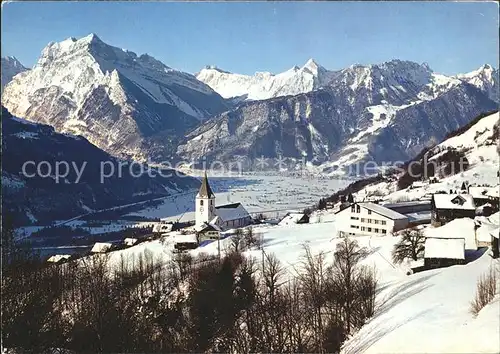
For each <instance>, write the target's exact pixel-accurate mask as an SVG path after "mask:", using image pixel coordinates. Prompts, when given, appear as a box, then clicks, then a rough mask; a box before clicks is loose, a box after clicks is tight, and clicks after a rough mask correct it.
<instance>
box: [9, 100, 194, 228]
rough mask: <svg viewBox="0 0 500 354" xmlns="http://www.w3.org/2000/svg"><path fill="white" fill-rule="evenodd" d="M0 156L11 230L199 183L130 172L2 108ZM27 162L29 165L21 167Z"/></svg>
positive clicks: (80, 142)
mask: <svg viewBox="0 0 500 354" xmlns="http://www.w3.org/2000/svg"><path fill="white" fill-rule="evenodd" d="M2 153H3V154H2V196H3V198H2V207H3V212H4V213H10V214H11V215H13V217H14V220H15V222H16V224H23V225H26V224H28V223H30V222H44V221H52V220H63V219H66V218H71V217H73V216H76V215H81V214H83V213H86V212H88V211H90V210H99V209H104V208H109V207H113V206H118V205H124V204H129V203H133V202H137V201H141V200H148V199H152V198H156V197H161V196H167V195H171V194H175V193H179V192H183V191H186V190H190V189H192V188H197V187H198V186H199V181H198V180H196V179H194V178H191V177H187V176H182V175H181V174H175V173H173V171H167V170H164V171H163V172H162V175H160V174H153V173H151V174H150V175H148V174H147V173H146V172H147V170H146V169H144V170H143V171H144V172H145V173H140V172H141V169H140V166H139V165H135V166H133V167H132V168H131V167H130V164H128V165H127V164H125V163H124V162H125V161H121V160H117V159H115V158H113V157H112V156H110V155H109V154H107V153H106V152H104V151H102V150H100V149H98V148H97V147H95V146H94V145H92V144H91V143H89V142H88V141H87V140H86V139H85V138H83V137H81V136H74V135H70V134H59V133H56V132H55V131H54V128H52V127H50V126H47V125H42V124H35V123H32V122H29V121H26V120H22V119H18V118H14V117H12V116H11V115H10V113H9V112H8V111H6V110H4V109H3V108H2ZM28 161H32V162H33V163H29V164H27V165H25V166H24V164H25V163H26V162H28ZM42 161H45V162H43V163H41V162H42ZM58 162H66V163H67V164H68V165H69V169H68V174H67V175H66V176H63V175H64V174H65V173H66V168H65V166H63V165H62V164H59V173H56V166H57V163H58ZM120 162H122V167H121V173H119V172H118V171H119V164H120ZM111 165H112V166H113V168H114V169H115V172H114V173H111V172H112V170H111V168H112V167H111ZM23 166H24V171H23ZM37 167H39V172H37ZM75 167H76V168H75ZM49 169H50V170H49ZM79 171H81V173H80V172H79ZM154 171H155V172H156V171H157V170H154ZM101 172H103V173H104V174H103V178H102V180H101ZM108 175H109V177H106V176H108ZM58 176H59V178H58Z"/></svg>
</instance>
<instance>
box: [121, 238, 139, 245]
mask: <svg viewBox="0 0 500 354" xmlns="http://www.w3.org/2000/svg"><path fill="white" fill-rule="evenodd" d="M123 243H124V244H126V245H127V246H133V245H135V244H136V243H137V239H136V238H131V237H127V238H126V239H124V240H123Z"/></svg>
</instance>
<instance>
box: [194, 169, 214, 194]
mask: <svg viewBox="0 0 500 354" xmlns="http://www.w3.org/2000/svg"><path fill="white" fill-rule="evenodd" d="M213 196H214V193H213V192H212V188H210V184H208V177H207V171H205V175H204V176H203V180H202V181H201V186H200V190H199V192H198V195H197V197H199V198H212V197H213Z"/></svg>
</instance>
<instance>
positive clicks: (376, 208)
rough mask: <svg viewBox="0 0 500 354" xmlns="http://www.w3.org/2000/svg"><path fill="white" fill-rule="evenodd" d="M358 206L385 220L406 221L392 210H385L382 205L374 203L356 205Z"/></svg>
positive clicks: (404, 217)
mask: <svg viewBox="0 0 500 354" xmlns="http://www.w3.org/2000/svg"><path fill="white" fill-rule="evenodd" d="M357 204H359V206H361V207H363V208H366V209H368V210H371V211H372V212H374V213H377V214H379V215H382V216H385V217H386V218H389V219H392V220H398V219H408V217H407V216H405V215H403V214H400V213H398V212H396V211H394V210H391V209H389V208H386V207H385V206H383V205H380V204H375V203H357Z"/></svg>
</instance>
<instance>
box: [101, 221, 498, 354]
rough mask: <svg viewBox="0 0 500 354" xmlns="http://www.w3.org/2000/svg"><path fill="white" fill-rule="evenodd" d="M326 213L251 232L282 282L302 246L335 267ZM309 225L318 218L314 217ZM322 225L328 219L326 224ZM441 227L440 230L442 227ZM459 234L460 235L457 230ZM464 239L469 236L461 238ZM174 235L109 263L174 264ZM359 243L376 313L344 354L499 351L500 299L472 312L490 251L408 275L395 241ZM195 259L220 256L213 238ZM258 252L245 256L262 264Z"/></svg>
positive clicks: (225, 245) (297, 262) (296, 265)
mask: <svg viewBox="0 0 500 354" xmlns="http://www.w3.org/2000/svg"><path fill="white" fill-rule="evenodd" d="M328 214H329V213H324V212H323V214H322V217H321V218H320V220H321V222H317V223H311V224H302V225H293V226H261V227H254V231H255V232H256V233H259V234H261V235H262V236H263V242H264V243H263V245H264V246H263V250H264V251H263V252H265V253H266V254H274V255H276V256H277V258H278V259H279V260H280V261H281V263H282V266H283V268H284V273H283V278H284V280H285V279H286V278H288V277H291V276H295V275H297V272H300V269H301V262H302V261H303V256H304V247H305V246H306V245H307V246H308V247H309V248H310V249H311V251H312V253H313V254H318V253H319V252H324V253H325V256H326V261H327V263H331V262H333V253H334V250H335V247H336V244H337V243H338V242H340V241H341V239H339V238H337V235H336V228H335V222H334V221H333V222H332V221H328V220H334V217H333V216H332V215H328ZM313 220H316V221H318V219H317V218H313ZM325 220H326V221H325ZM444 229H445V228H444ZM444 229H443V230H444ZM458 232H460V231H458ZM463 236H464V237H469V236H470V235H468V236H467V235H463ZM174 237H175V238H178V237H183V236H182V235H180V234H177V233H176V234H175V236H174V234H172V235H171V236H169V237H167V238H165V239H164V240H163V241H160V240H156V241H151V242H145V243H142V244H140V245H137V246H134V247H131V248H128V249H125V250H121V251H117V252H112V253H111V254H110V262H111V265H117V264H119V262H120V261H121V259H122V257H124V258H125V259H126V260H128V261H133V260H134V259H135V260H137V259H138V257H139V255H140V254H143V253H144V252H147V253H150V255H152V256H153V258H155V259H157V260H161V261H163V262H167V261H169V260H170V259H171V257H172V255H173V253H172V247H173V243H172V241H171V240H172V239H173V238H174ZM356 240H357V241H358V243H359V245H360V246H361V247H365V248H366V249H367V250H368V256H367V257H366V258H365V259H364V260H363V261H362V263H363V264H365V265H371V266H374V267H375V268H376V271H377V275H378V279H379V285H378V289H379V290H378V294H377V301H376V303H377V304H376V312H375V316H374V317H373V318H371V319H370V320H369V321H368V323H367V324H366V325H365V326H364V327H362V328H361V330H360V331H359V332H357V333H355V334H354V335H353V336H352V337H351V338H349V339H348V341H347V342H346V343H345V345H344V347H343V350H342V352H343V353H346V354H354V353H496V352H498V350H499V349H500V337H499V336H498V333H500V332H499V331H500V316H499V315H500V301H499V296H498V295H497V297H496V298H495V300H494V301H493V302H492V303H491V304H489V305H488V306H486V307H485V308H484V309H483V310H481V312H480V313H479V315H478V316H477V317H474V316H473V315H472V314H471V313H470V312H469V308H470V301H471V300H472V299H473V298H474V295H475V291H476V282H477V280H478V278H479V277H480V276H481V275H482V274H483V273H485V272H487V271H488V269H489V267H490V266H492V265H493V266H495V267H497V271H498V270H499V269H500V268H499V267H500V263H499V261H498V260H493V259H492V258H491V256H490V252H491V251H490V250H486V251H485V252H484V253H483V251H484V250H478V251H477V256H478V258H477V259H475V260H474V258H472V260H471V261H470V262H469V263H468V264H466V265H463V266H462V265H461V266H452V267H449V268H442V269H436V270H430V271H423V272H419V273H416V274H411V275H407V273H408V270H409V264H403V265H395V264H393V263H392V261H391V251H392V248H393V246H394V244H395V243H396V242H397V241H398V237H369V236H364V237H356ZM230 242H231V240H230V237H228V238H226V239H223V240H221V241H220V248H221V252H222V253H223V252H225V250H227V249H229V247H230ZM190 252H191V253H192V255H199V254H201V253H206V254H213V255H216V254H217V253H218V243H217V242H216V241H214V242H212V243H209V244H207V245H205V246H202V247H199V248H198V249H196V250H192V251H190ZM263 252H262V251H261V250H257V249H255V250H250V251H246V252H245V254H246V255H247V256H250V257H255V258H256V259H257V260H260V259H261V257H262V255H263Z"/></svg>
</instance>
